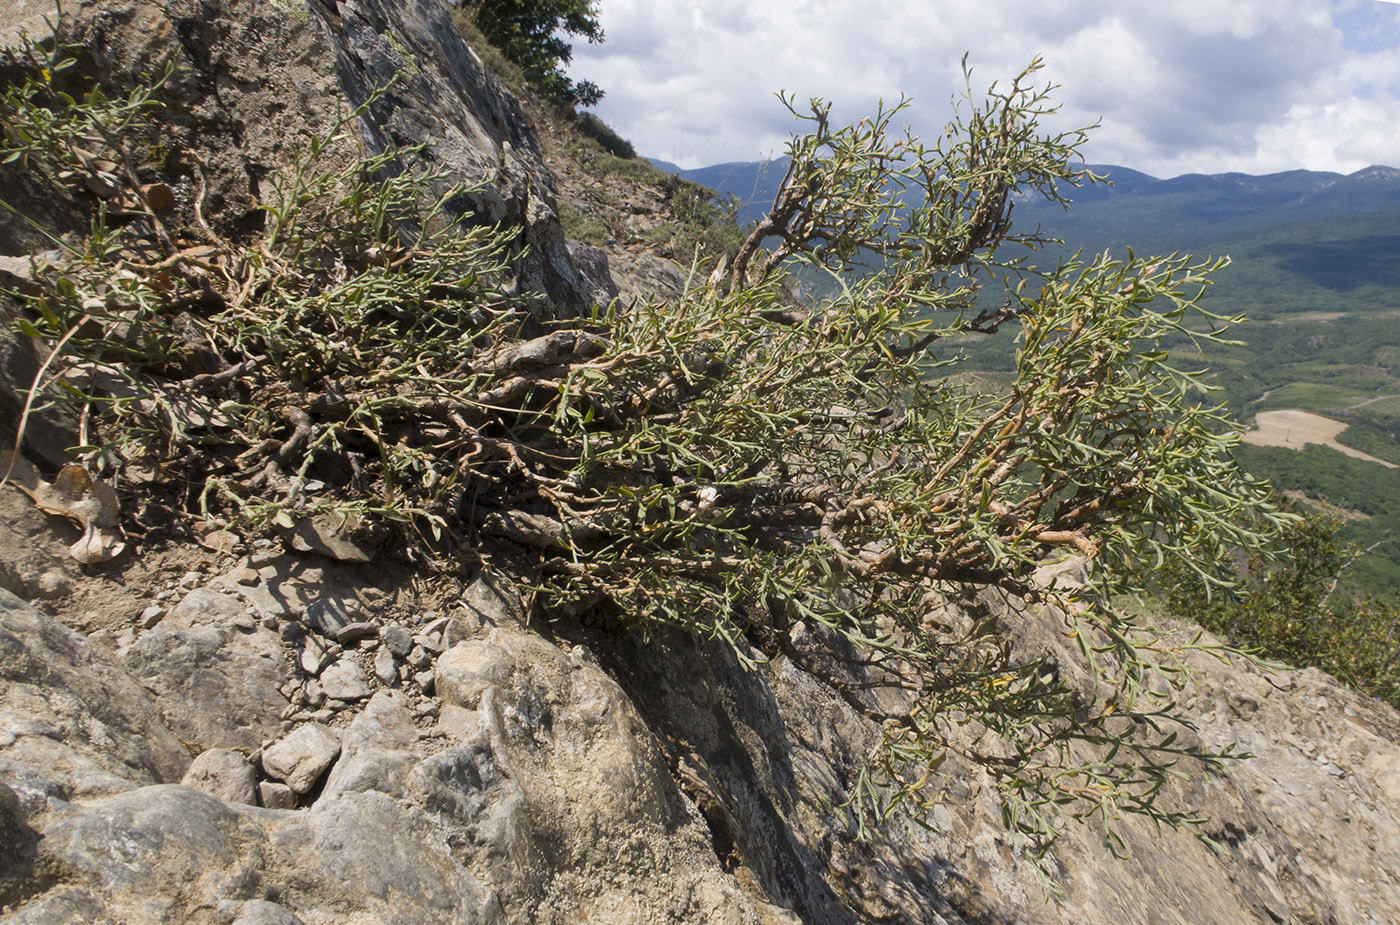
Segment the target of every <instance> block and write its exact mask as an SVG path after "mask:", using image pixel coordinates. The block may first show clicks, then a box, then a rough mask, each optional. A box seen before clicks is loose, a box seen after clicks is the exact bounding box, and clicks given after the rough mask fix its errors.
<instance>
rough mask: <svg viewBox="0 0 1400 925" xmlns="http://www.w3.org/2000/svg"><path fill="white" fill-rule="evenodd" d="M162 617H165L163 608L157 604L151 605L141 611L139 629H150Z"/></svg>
mask: <svg viewBox="0 0 1400 925" xmlns="http://www.w3.org/2000/svg"><path fill="white" fill-rule="evenodd" d="M163 616H165V608H164V607H162V606H160V605H159V604H152V605H151V606H149V607H147V608H146V609H145V610H143V611H141V619H140V623H141V628H142V629H147V630H148V629H151V628H152V627H153V626H155V625H156V624H157V623H159V622H160V619H161V617H163Z"/></svg>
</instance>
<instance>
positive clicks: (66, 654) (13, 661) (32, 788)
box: [0, 591, 190, 813]
mask: <svg viewBox="0 0 1400 925" xmlns="http://www.w3.org/2000/svg"><path fill="white" fill-rule="evenodd" d="M0 734H3V741H5V743H6V744H4V745H3V746H0V780H3V781H4V782H5V783H6V784H8V785H9V787H10V788H11V789H12V790H13V791H14V792H15V793H16V794H17V795H18V797H19V799H20V803H21V805H22V806H23V807H24V809H25V811H26V812H28V813H33V812H37V811H41V810H43V809H44V808H45V807H46V805H47V801H48V800H50V799H58V800H73V799H85V798H90V797H93V796H97V795H101V794H108V793H115V792H118V791H121V790H127V789H130V788H131V787H135V786H138V785H141V784H149V783H155V782H159V781H175V780H179V779H180V776H181V775H182V774H184V771H185V768H186V766H187V765H188V764H189V760H190V755H189V752H188V751H186V749H185V748H184V747H183V746H182V745H181V744H180V743H179V742H178V741H177V740H176V739H175V737H174V736H173V735H171V734H170V731H169V730H168V729H166V728H165V726H164V725H163V723H162V722H161V716H160V713H159V711H158V710H157V709H156V705H155V703H154V702H153V701H152V699H151V697H150V695H149V694H148V693H147V692H146V691H145V690H143V689H142V688H141V686H140V685H139V684H138V683H137V682H136V681H135V680H134V679H132V678H131V677H130V676H129V675H128V674H127V673H126V672H125V671H124V670H123V669H122V666H121V665H120V664H119V663H118V662H117V661H116V660H115V659H114V658H113V657H112V656H111V655H110V654H109V653H108V652H107V650H106V649H103V648H102V647H101V646H97V645H93V644H92V643H90V642H88V641H87V640H86V639H84V638H83V637H82V636H80V635H78V634H77V633H75V632H73V631H72V630H70V629H68V628H67V627H65V626H63V625H62V624H60V623H59V622H58V621H56V620H54V619H53V618H52V617H48V616H45V615H44V614H42V613H40V612H39V611H38V610H36V609H34V608H33V607H31V606H29V605H28V604H26V603H24V602H23V601H21V600H20V599H19V598H17V597H15V596H14V595H12V594H10V593H9V592H8V591H0Z"/></svg>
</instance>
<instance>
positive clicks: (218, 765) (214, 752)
mask: <svg viewBox="0 0 1400 925" xmlns="http://www.w3.org/2000/svg"><path fill="white" fill-rule="evenodd" d="M180 783H182V784H184V785H185V786H186V787H193V788H194V789H195V790H198V791H199V792H200V793H207V794H208V795H209V796H211V797H214V798H216V799H219V800H223V801H224V802H225V803H247V804H250V805H256V804H257V801H258V798H257V791H256V789H255V787H256V784H257V774H256V773H255V772H254V771H253V766H252V765H251V764H249V763H248V759H246V758H244V757H243V756H242V755H241V754H239V753H238V752H235V751H231V750H230V749H227V748H211V749H209V750H208V751H205V752H201V753H200V754H199V755H198V756H197V757H196V758H195V759H194V761H192V762H191V763H190V768H189V770H188V771H186V772H185V776H184V777H183V778H182V779H181V780H180Z"/></svg>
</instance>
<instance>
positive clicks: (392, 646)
mask: <svg viewBox="0 0 1400 925" xmlns="http://www.w3.org/2000/svg"><path fill="white" fill-rule="evenodd" d="M379 638H380V639H381V640H383V642H384V645H385V646H387V647H388V649H389V651H390V652H392V653H393V654H394V655H396V656H398V657H399V658H403V657H404V656H406V655H408V653H409V651H410V650H412V649H413V633H412V632H411V631H410V630H409V629H408V628H407V627H403V626H382V627H380V628H379Z"/></svg>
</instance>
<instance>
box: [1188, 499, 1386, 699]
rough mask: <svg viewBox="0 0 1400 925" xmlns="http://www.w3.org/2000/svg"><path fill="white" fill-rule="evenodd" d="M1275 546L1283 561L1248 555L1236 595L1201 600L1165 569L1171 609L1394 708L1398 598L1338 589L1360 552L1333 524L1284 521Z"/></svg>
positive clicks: (1311, 520)
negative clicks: (1242, 583) (1314, 669)
mask: <svg viewBox="0 0 1400 925" xmlns="http://www.w3.org/2000/svg"><path fill="white" fill-rule="evenodd" d="M1281 542H1282V543H1283V544H1284V546H1285V548H1286V549H1287V550H1288V552H1289V555H1288V557H1287V558H1286V559H1277V558H1276V559H1273V560H1269V559H1266V558H1265V557H1264V556H1262V555H1260V554H1257V553H1256V554H1255V555H1253V556H1251V557H1250V559H1249V565H1248V568H1247V574H1248V584H1247V585H1246V586H1245V587H1244V588H1241V589H1238V590H1235V591H1230V592H1222V593H1216V594H1213V595H1209V596H1207V595H1205V594H1202V593H1201V592H1200V590H1199V586H1198V585H1195V584H1192V583H1190V582H1177V581H1174V580H1173V579H1175V578H1180V577H1182V576H1181V575H1180V573H1179V571H1178V572H1177V573H1176V574H1173V573H1172V572H1170V571H1169V572H1168V573H1167V574H1166V575H1165V576H1164V580H1163V582H1162V585H1163V587H1164V588H1165V589H1166V594H1167V599H1168V601H1169V604H1170V606H1171V607H1172V609H1173V610H1174V611H1176V612H1177V613H1179V614H1181V615H1182V616H1185V617H1187V618H1188V619H1191V620H1194V621H1196V622H1199V623H1201V624H1203V625H1204V626H1206V627H1207V628H1209V629H1211V630H1213V631H1215V632H1218V633H1221V634H1222V635H1225V636H1228V637H1229V638H1230V639H1231V640H1232V641H1233V642H1235V643H1236V644H1238V645H1241V646H1246V647H1249V648H1252V649H1257V650H1258V651H1259V652H1260V653H1261V654H1263V655H1264V656H1266V657H1267V658H1270V659H1276V660H1278V661H1281V662H1285V663H1287V664H1290V665H1296V666H1298V667H1309V666H1314V667H1317V668H1321V669H1323V670H1324V671H1328V672H1331V673H1332V674H1334V675H1336V676H1337V677H1338V678H1340V679H1341V680H1342V681H1344V682H1345V683H1347V684H1348V685H1350V686H1351V687H1352V688H1354V689H1355V690H1358V691H1361V692H1362V693H1365V694H1369V695H1371V696H1373V697H1377V698H1379V699H1382V700H1385V701H1386V702H1388V703H1390V704H1391V705H1392V706H1395V707H1400V595H1397V594H1396V593H1395V592H1394V591H1392V592H1390V593H1389V594H1388V595H1385V596H1384V597H1379V596H1364V597H1359V598H1358V597H1353V596H1352V595H1350V594H1347V593H1345V592H1344V591H1343V592H1339V586H1340V583H1341V582H1342V580H1343V579H1344V578H1345V577H1346V574H1347V572H1349V571H1350V570H1351V569H1352V568H1353V567H1354V566H1355V565H1356V563H1357V560H1358V559H1359V558H1361V557H1363V556H1364V555H1366V553H1365V552H1363V551H1361V550H1359V549H1358V548H1357V547H1355V546H1353V545H1351V544H1350V543H1347V542H1346V541H1344V540H1343V539H1342V537H1341V534H1340V525H1339V524H1337V523H1335V522H1333V521H1329V520H1327V519H1326V518H1324V517H1321V516H1317V515H1314V516H1310V517H1308V518H1307V519H1305V520H1301V521H1298V522H1296V523H1294V524H1291V525H1290V526H1289V527H1288V528H1287V529H1286V530H1285V532H1284V534H1283V536H1282V537H1281Z"/></svg>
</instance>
